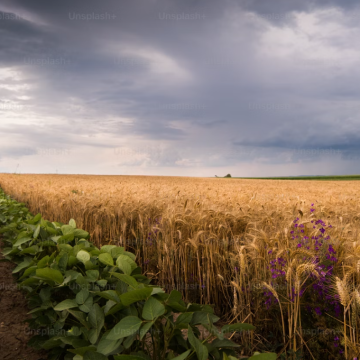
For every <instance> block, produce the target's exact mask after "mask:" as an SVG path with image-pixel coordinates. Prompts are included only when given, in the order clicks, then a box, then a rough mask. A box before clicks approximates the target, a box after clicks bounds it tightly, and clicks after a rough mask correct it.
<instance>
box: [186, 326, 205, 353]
mask: <svg viewBox="0 0 360 360" xmlns="http://www.w3.org/2000/svg"><path fill="white" fill-rule="evenodd" d="M188 340H189V342H190V344H191V346H192V347H193V348H194V349H195V351H196V355H197V357H198V359H199V360H207V358H208V355H209V354H208V350H207V348H206V346H205V345H203V344H202V343H201V341H200V340H199V339H198V338H196V336H195V335H194V332H193V330H192V328H191V326H190V325H188Z"/></svg>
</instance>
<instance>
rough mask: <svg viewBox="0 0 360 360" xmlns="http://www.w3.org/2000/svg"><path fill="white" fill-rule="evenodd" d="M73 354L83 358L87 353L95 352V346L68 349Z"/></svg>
mask: <svg viewBox="0 0 360 360" xmlns="http://www.w3.org/2000/svg"><path fill="white" fill-rule="evenodd" d="M68 351H70V352H71V353H73V354H77V355H81V356H84V355H85V353H86V352H87V351H96V347H95V346H85V347H79V348H76V349H68Z"/></svg>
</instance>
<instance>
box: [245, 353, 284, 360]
mask: <svg viewBox="0 0 360 360" xmlns="http://www.w3.org/2000/svg"><path fill="white" fill-rule="evenodd" d="M276 358H277V355H276V354H274V353H264V354H258V355H253V356H252V357H250V358H249V360H276Z"/></svg>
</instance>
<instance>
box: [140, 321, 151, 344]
mask: <svg viewBox="0 0 360 360" xmlns="http://www.w3.org/2000/svg"><path fill="white" fill-rule="evenodd" d="M153 324H154V322H153V321H150V322H148V323H145V324H143V326H142V327H141V329H140V340H142V339H143V337H144V336H145V335H146V333H147V332H148V331H149V330H150V328H151V327H152V326H153Z"/></svg>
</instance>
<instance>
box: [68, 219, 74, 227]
mask: <svg viewBox="0 0 360 360" xmlns="http://www.w3.org/2000/svg"><path fill="white" fill-rule="evenodd" d="M69 225H70V226H71V227H72V228H74V229H76V221H75V220H74V219H70V221H69Z"/></svg>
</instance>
